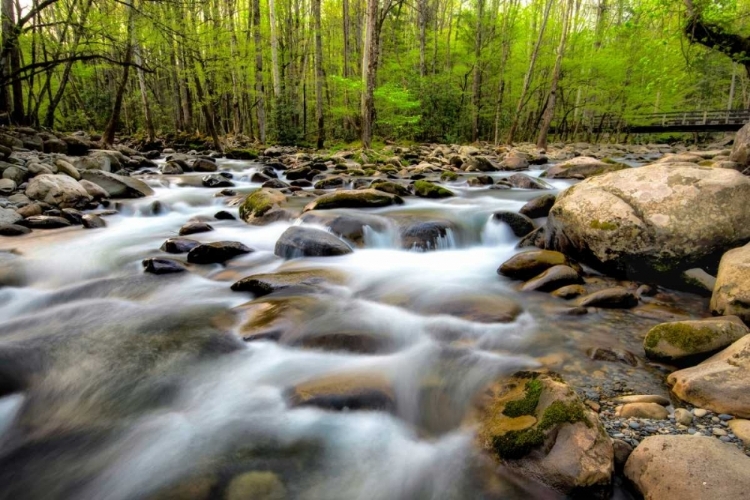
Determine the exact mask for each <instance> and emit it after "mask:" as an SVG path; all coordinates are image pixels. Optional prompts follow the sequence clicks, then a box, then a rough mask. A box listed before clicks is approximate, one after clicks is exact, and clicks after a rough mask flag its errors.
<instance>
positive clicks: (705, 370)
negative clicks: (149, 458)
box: [667, 335, 750, 418]
mask: <svg viewBox="0 0 750 500" xmlns="http://www.w3.org/2000/svg"><path fill="white" fill-rule="evenodd" d="M667 383H668V384H669V385H670V386H672V392H674V393H675V395H677V397H679V398H680V399H682V400H683V401H687V402H688V403H690V404H692V405H694V406H697V407H700V408H706V409H708V410H711V411H714V412H716V413H728V414H729V415H734V416H736V417H742V418H750V391H748V387H750V335H745V336H744V337H742V338H740V340H738V341H737V342H735V343H734V344H732V345H731V346H729V347H727V348H726V349H724V350H723V351H721V352H720V353H718V354H715V355H714V356H711V357H710V358H708V359H707V360H706V361H704V362H703V363H701V364H699V365H696V366H692V367H690V368H685V369H684V370H678V371H676V372H673V373H671V374H670V375H669V377H667Z"/></svg>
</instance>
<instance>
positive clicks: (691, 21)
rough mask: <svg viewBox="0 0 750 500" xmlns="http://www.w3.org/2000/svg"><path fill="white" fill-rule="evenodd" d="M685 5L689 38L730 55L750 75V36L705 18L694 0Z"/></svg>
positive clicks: (688, 0)
mask: <svg viewBox="0 0 750 500" xmlns="http://www.w3.org/2000/svg"><path fill="white" fill-rule="evenodd" d="M685 5H686V6H687V12H688V18H687V22H686V23H685V34H686V35H687V37H688V39H689V40H690V41H691V42H693V43H699V44H701V45H705V46H706V47H708V48H709V49H712V50H716V51H718V52H721V53H722V54H724V55H727V56H729V57H730V58H731V59H732V60H733V61H735V62H737V63H739V64H742V65H743V66H744V67H745V71H746V72H747V75H748V76H750V37H747V36H741V35H738V34H736V33H731V32H729V31H727V30H726V29H725V28H724V27H723V26H721V25H719V24H716V23H712V22H710V21H707V20H705V19H704V16H703V12H702V11H701V9H699V8H697V7H696V6H695V4H694V3H693V0H685Z"/></svg>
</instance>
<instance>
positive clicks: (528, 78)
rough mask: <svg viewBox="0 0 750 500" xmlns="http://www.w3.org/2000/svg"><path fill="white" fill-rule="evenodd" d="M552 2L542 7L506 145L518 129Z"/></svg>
mask: <svg viewBox="0 0 750 500" xmlns="http://www.w3.org/2000/svg"><path fill="white" fill-rule="evenodd" d="M552 2H553V0H547V5H546V6H545V7H544V14H543V15H542V25H541V26H540V28H539V37H538V38H537V40H536V45H534V51H533V52H532V54H531V59H530V60H529V69H528V70H527V71H526V75H525V76H524V78H523V87H522V88H521V96H520V97H519V98H518V105H517V106H516V113H515V114H514V115H513V121H512V122H511V125H510V131H509V132H508V144H513V138H514V137H515V135H516V129H517V128H518V120H519V118H520V116H521V112H522V111H523V106H524V103H525V101H526V94H527V93H528V91H529V85H531V77H532V74H533V72H534V66H535V65H536V59H537V56H538V55H539V47H540V46H541V45H542V38H543V37H544V30H545V28H546V27H547V20H548V19H549V11H550V9H551V8H552Z"/></svg>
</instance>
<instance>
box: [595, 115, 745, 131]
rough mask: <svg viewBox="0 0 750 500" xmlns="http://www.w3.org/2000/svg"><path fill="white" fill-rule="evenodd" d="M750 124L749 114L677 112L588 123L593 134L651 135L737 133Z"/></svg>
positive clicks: (599, 117)
mask: <svg viewBox="0 0 750 500" xmlns="http://www.w3.org/2000/svg"><path fill="white" fill-rule="evenodd" d="M748 122H750V110H745V109H743V110H731V111H727V110H720V111H716V110H714V111H674V112H667V113H649V114H640V115H629V116H614V115H596V116H593V117H591V119H590V121H589V129H590V130H591V131H593V132H597V133H599V132H620V133H631V134H648V133H662V132H723V131H728V132H732V131H737V130H739V129H740V128H742V126H743V125H745V124H746V123H748Z"/></svg>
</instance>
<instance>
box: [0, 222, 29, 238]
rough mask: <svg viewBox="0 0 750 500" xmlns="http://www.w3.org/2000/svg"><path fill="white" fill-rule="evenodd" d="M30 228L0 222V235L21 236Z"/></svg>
mask: <svg viewBox="0 0 750 500" xmlns="http://www.w3.org/2000/svg"><path fill="white" fill-rule="evenodd" d="M30 232H31V229H29V228H28V227H25V226H20V225H18V224H3V223H1V222H0V236H22V235H24V234H29V233H30Z"/></svg>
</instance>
